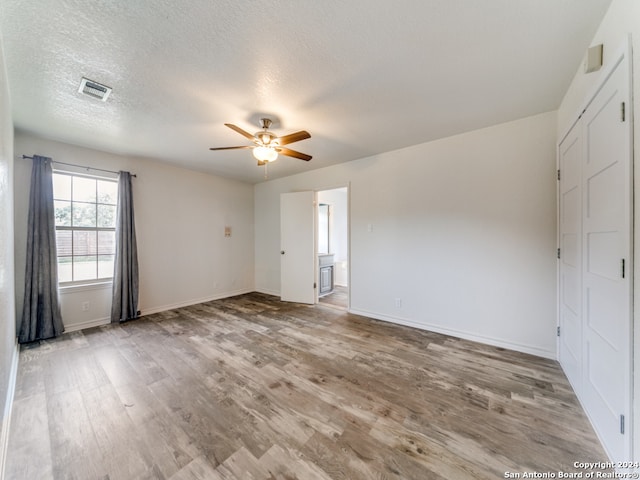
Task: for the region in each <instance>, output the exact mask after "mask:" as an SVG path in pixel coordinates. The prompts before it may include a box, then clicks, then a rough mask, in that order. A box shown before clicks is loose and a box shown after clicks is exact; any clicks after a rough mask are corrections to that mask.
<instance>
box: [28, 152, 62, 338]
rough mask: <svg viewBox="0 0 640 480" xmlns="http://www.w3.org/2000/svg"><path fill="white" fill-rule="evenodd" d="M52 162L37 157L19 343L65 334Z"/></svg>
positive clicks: (30, 212) (32, 175)
mask: <svg viewBox="0 0 640 480" xmlns="http://www.w3.org/2000/svg"><path fill="white" fill-rule="evenodd" d="M52 178H53V174H52V171H51V159H50V158H47V157H40V156H38V155H35V156H34V157H33V170H32V171H31V192H30V194H29V216H28V225H27V265H26V269H25V282H24V305H23V311H22V318H21V321H20V328H19V330H18V340H19V342H20V343H27V342H33V341H35V340H42V339H45V338H51V337H55V336H57V335H60V334H61V333H62V332H64V325H63V324H62V315H61V314H60V304H59V302H58V259H57V254H56V226H55V219H54V212H53V180H52Z"/></svg>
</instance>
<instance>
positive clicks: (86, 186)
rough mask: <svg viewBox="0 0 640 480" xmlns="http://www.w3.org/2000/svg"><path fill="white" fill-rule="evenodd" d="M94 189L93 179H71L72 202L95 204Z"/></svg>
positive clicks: (94, 182) (94, 181)
mask: <svg viewBox="0 0 640 480" xmlns="http://www.w3.org/2000/svg"><path fill="white" fill-rule="evenodd" d="M96 188H97V187H96V180H94V179H93V178H83V177H73V201H74V202H95V201H96Z"/></svg>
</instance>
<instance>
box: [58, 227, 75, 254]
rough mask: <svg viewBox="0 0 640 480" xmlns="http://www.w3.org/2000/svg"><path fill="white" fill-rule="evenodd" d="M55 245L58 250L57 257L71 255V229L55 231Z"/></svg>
mask: <svg viewBox="0 0 640 480" xmlns="http://www.w3.org/2000/svg"><path fill="white" fill-rule="evenodd" d="M56 247H57V250H58V256H59V257H64V256H68V255H73V244H72V243H71V230H57V231H56Z"/></svg>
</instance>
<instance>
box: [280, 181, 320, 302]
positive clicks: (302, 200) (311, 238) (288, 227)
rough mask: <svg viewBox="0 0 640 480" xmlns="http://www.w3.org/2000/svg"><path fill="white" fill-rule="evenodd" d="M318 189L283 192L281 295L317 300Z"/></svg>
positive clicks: (293, 299) (281, 202) (289, 298)
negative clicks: (316, 215) (316, 240)
mask: <svg viewBox="0 0 640 480" xmlns="http://www.w3.org/2000/svg"><path fill="white" fill-rule="evenodd" d="M314 202H315V192H295V193H283V194H281V195H280V248H281V251H280V298H281V300H283V301H285V302H298V303H309V304H313V303H315V298H316V297H315V293H316V291H315V283H316V281H315V278H316V277H315V271H316V270H315V266H316V263H317V261H316V256H315V216H314V215H315V213H314Z"/></svg>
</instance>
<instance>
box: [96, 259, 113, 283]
mask: <svg viewBox="0 0 640 480" xmlns="http://www.w3.org/2000/svg"><path fill="white" fill-rule="evenodd" d="M113 259H114V255H100V256H98V278H111V277H113Z"/></svg>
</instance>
